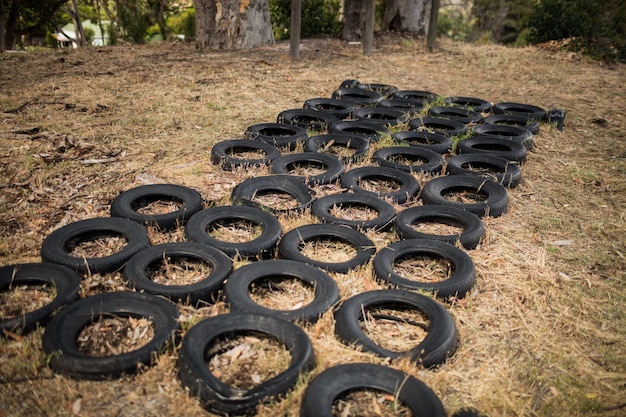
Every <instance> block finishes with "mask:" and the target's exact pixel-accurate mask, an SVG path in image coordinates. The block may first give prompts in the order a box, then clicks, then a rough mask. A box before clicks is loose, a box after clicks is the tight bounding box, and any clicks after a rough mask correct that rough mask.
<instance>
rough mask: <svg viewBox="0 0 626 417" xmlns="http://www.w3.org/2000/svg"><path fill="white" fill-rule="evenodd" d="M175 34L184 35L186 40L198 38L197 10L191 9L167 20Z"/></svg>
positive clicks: (168, 25)
mask: <svg viewBox="0 0 626 417" xmlns="http://www.w3.org/2000/svg"><path fill="white" fill-rule="evenodd" d="M165 23H166V25H167V27H168V28H170V29H171V30H172V32H173V33H177V34H183V35H185V38H193V37H195V36H196V9H195V8H189V9H186V10H184V11H183V12H181V13H177V14H175V15H173V16H170V17H168V18H167V21H166V22H165Z"/></svg>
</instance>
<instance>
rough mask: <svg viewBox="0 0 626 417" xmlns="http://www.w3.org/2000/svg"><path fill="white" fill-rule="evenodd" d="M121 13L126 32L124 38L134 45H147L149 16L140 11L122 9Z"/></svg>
mask: <svg viewBox="0 0 626 417" xmlns="http://www.w3.org/2000/svg"><path fill="white" fill-rule="evenodd" d="M120 12H121V13H120V17H121V21H122V26H123V27H124V29H125V31H126V34H125V36H124V38H125V39H126V40H128V41H130V42H133V43H146V34H147V32H148V28H149V27H150V19H149V17H148V14H147V13H145V12H143V11H141V10H138V9H135V10H132V11H131V10H127V9H121V10H120Z"/></svg>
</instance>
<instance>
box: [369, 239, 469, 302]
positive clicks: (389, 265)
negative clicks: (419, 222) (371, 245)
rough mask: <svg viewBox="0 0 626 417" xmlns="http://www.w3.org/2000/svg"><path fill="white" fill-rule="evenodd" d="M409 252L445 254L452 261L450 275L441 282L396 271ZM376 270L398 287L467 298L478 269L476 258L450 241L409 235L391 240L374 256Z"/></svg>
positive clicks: (444, 296) (415, 253) (377, 273)
mask: <svg viewBox="0 0 626 417" xmlns="http://www.w3.org/2000/svg"><path fill="white" fill-rule="evenodd" d="M407 256H426V257H435V258H444V259H446V260H448V261H450V263H451V264H452V267H453V271H452V273H451V275H450V276H448V278H446V279H445V280H443V281H437V282H421V281H415V280H411V279H408V278H406V277H404V276H402V275H400V274H398V273H397V272H395V271H394V269H393V266H394V264H395V263H396V262H397V261H398V260H400V259H402V258H403V257H407ZM374 271H375V273H376V276H377V277H378V279H380V280H382V281H384V282H386V283H388V284H390V285H393V286H394V287H397V288H403V289H407V290H416V291H428V292H431V293H433V294H436V296H437V297H438V298H448V297H458V298H463V297H465V295H466V294H467V293H468V292H469V291H471V289H472V287H473V286H474V284H475V283H476V269H475V267H474V262H473V261H472V258H470V256H469V255H468V254H467V253H465V252H464V251H463V250H462V249H459V248H457V247H455V246H453V245H451V244H449V243H446V242H440V241H438V240H434V239H406V240H401V241H398V242H394V243H391V244H389V245H387V246H386V247H384V248H383V249H381V250H380V251H379V252H378V253H377V254H376V256H375V257H374Z"/></svg>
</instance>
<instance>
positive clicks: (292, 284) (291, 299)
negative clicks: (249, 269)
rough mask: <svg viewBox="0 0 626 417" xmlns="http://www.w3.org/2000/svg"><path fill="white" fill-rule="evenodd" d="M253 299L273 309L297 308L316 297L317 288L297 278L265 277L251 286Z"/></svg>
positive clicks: (250, 291) (286, 309)
mask: <svg viewBox="0 0 626 417" xmlns="http://www.w3.org/2000/svg"><path fill="white" fill-rule="evenodd" d="M249 294H250V298H251V299H252V301H254V302H255V303H256V304H258V305H261V306H263V307H265V308H269V309H271V310H281V311H289V310H297V309H299V308H302V307H304V306H306V305H308V304H310V303H311V302H312V301H313V300H314V299H315V288H314V287H313V286H312V285H309V284H308V283H307V282H304V281H302V280H300V279H297V278H290V277H286V276H275V277H265V278H262V279H258V280H256V281H254V282H253V283H252V285H251V286H250V288H249Z"/></svg>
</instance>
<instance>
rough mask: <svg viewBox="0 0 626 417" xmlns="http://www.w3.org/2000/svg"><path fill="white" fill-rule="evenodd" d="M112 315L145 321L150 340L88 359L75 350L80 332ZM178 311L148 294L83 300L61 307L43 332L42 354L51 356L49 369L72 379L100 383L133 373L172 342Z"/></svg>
mask: <svg viewBox="0 0 626 417" xmlns="http://www.w3.org/2000/svg"><path fill="white" fill-rule="evenodd" d="M112 315H116V316H121V317H132V318H148V319H150V320H151V321H152V324H153V328H154V337H153V338H152V339H151V340H150V341H149V342H148V343H147V344H145V345H143V346H141V347H139V348H138V349H135V350H132V351H130V352H126V353H122V354H120V355H111V356H103V357H98V356H89V355H87V354H85V353H82V352H80V351H79V350H78V346H77V344H76V338H77V337H78V335H79V334H80V332H81V330H82V329H84V328H85V327H86V326H88V325H89V324H91V323H93V322H94V319H97V318H98V317H100V316H106V317H110V316H112ZM178 316H179V313H178V310H177V309H176V306H175V305H174V304H173V303H172V302H170V301H169V300H167V299H165V298H163V297H159V296H156V295H152V294H144V293H138V292H131V291H118V292H109V293H102V294H97V295H93V296H90V297H87V298H83V299H82V300H80V301H77V302H75V303H73V304H70V305H69V306H67V307H65V308H64V309H63V310H61V312H60V313H59V314H58V315H56V316H55V317H54V318H53V319H52V320H50V323H48V326H47V327H46V329H45V330H44V333H43V337H42V347H43V351H44V352H45V353H46V354H47V355H51V359H50V367H51V368H52V369H53V370H54V371H55V372H56V373H60V374H64V375H67V376H69V377H72V378H76V379H90V380H103V379H109V378H118V377H120V376H122V375H123V374H132V373H134V372H136V371H137V365H139V364H144V365H150V363H151V362H152V360H153V357H154V355H155V353H157V352H161V351H162V350H163V349H165V348H166V347H167V346H168V345H169V344H170V343H171V342H172V341H173V339H174V337H175V335H176V333H177V331H178V328H179V323H178Z"/></svg>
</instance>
